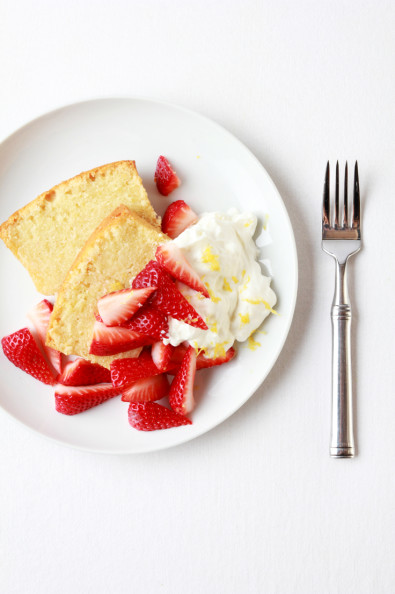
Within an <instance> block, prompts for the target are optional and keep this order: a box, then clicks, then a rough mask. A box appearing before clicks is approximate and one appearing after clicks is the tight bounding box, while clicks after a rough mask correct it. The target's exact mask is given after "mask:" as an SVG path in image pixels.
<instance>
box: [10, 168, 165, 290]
mask: <svg viewBox="0 0 395 594" xmlns="http://www.w3.org/2000/svg"><path fill="white" fill-rule="evenodd" d="M120 204H124V205H126V206H127V207H128V208H130V209H131V210H133V211H134V212H136V213H137V214H138V215H139V216H141V217H142V218H143V219H145V220H146V221H148V222H149V223H151V225H153V226H154V227H156V228H157V229H160V218H159V217H158V216H157V214H156V213H155V211H154V209H153V208H152V206H151V204H150V202H149V200H148V196H147V192H146V191H145V189H144V186H143V184H142V181H141V178H140V177H139V175H138V173H137V170H136V166H135V163H134V161H118V162H116V163H109V164H108V165H103V166H102V167H97V168H96V169H92V170H91V171H85V172H83V173H80V174H79V175H77V176H75V177H73V178H72V179H69V180H67V181H64V182H62V183H61V184H59V185H57V186H55V187H54V188H52V190H49V191H47V192H44V193H43V194H41V195H40V196H38V198H36V199H35V200H33V201H32V202H29V204H27V205H26V206H24V207H23V208H21V209H20V210H18V211H17V212H15V213H14V214H13V215H11V216H10V218H9V219H8V221H6V222H5V223H3V224H2V225H1V226H0V238H1V239H3V241H4V243H5V244H6V245H7V247H9V248H10V250H11V251H12V252H13V253H14V254H15V256H16V257H17V258H18V259H19V260H20V262H21V263H22V264H23V266H25V268H26V269H27V271H28V272H29V274H30V276H31V278H32V280H33V282H34V284H35V286H36V288H37V290H38V291H39V292H40V293H43V294H44V295H54V294H55V293H56V292H57V291H58V290H59V288H60V285H61V284H62V282H63V279H64V278H65V276H66V273H67V271H68V269H69V268H70V266H71V265H72V263H73V262H74V260H75V258H76V257H77V255H78V253H79V251H80V250H81V248H82V247H83V245H84V244H85V242H86V240H87V238H88V237H89V236H90V235H91V233H92V232H93V231H94V230H95V229H96V227H97V226H98V225H99V224H100V222H101V221H102V220H103V219H104V218H105V217H107V216H108V215H109V214H110V213H112V212H113V210H114V209H115V208H116V207H117V206H119V205H120Z"/></svg>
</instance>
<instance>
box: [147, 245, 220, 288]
mask: <svg viewBox="0 0 395 594" xmlns="http://www.w3.org/2000/svg"><path fill="white" fill-rule="evenodd" d="M155 258H156V259H157V261H158V262H159V264H160V265H161V266H162V267H163V268H164V269H165V270H166V271H167V272H168V273H169V274H170V275H171V276H172V277H173V278H175V279H177V280H179V281H181V282H182V283H184V284H185V285H188V287H191V289H195V291H199V292H200V293H202V294H203V295H204V296H205V297H207V298H210V295H209V293H208V291H207V287H206V286H205V285H204V284H203V282H202V280H201V279H200V277H199V275H198V274H197V272H195V271H194V269H193V268H192V266H191V265H190V264H189V262H188V261H187V259H186V258H185V256H184V254H183V253H182V251H181V249H180V248H179V247H178V246H177V245H176V244H175V243H174V242H173V241H170V242H169V243H164V244H162V245H159V246H158V247H157V250H156V254H155Z"/></svg>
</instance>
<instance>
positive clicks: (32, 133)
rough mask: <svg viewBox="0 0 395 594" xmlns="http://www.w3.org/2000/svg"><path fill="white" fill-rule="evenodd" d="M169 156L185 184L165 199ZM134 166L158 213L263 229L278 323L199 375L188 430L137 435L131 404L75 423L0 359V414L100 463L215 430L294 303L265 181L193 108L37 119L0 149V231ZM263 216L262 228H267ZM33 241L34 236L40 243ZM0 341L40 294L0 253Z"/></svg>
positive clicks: (290, 240) (103, 107) (253, 384)
mask: <svg viewBox="0 0 395 594" xmlns="http://www.w3.org/2000/svg"><path fill="white" fill-rule="evenodd" d="M160 154H163V155H166V156H167V157H168V158H169V160H170V161H171V162H172V163H173V165H174V167H175V169H176V171H177V173H178V176H179V177H180V179H181V180H182V185H181V186H180V188H178V189H177V190H176V191H175V192H174V193H173V194H171V196H170V197H168V198H164V197H162V196H160V195H159V194H158V193H157V191H156V187H155V184H154V171H155V165H156V160H157V158H158V156H159V155H160ZM122 159H134V160H135V161H136V164H137V168H138V171H139V173H140V175H141V177H142V178H143V182H144V185H145V187H146V189H147V191H148V195H149V197H150V199H151V201H152V203H153V206H154V208H155V209H156V210H157V211H158V212H159V214H161V215H162V214H163V212H164V210H165V209H166V207H167V205H168V204H169V203H170V202H172V201H173V200H177V199H181V198H182V199H184V200H185V201H186V202H188V203H189V204H190V205H191V207H192V208H193V209H194V210H195V211H196V212H198V213H199V212H200V213H201V212H203V211H212V210H219V211H220V210H226V209H228V208H229V207H231V206H235V207H236V208H238V209H240V210H244V211H252V212H254V213H256V214H257V215H258V217H259V219H260V220H261V221H267V225H266V233H265V234H264V241H263V243H265V244H266V245H265V246H264V247H263V251H262V257H263V258H264V259H266V260H269V261H270V265H271V271H270V273H271V275H272V277H273V281H272V286H273V288H274V290H275V291H276V293H277V296H278V303H277V306H276V308H277V310H278V312H279V314H280V315H279V316H273V315H272V316H269V318H268V319H267V320H266V321H265V322H264V324H263V329H264V331H265V333H260V334H259V336H258V338H257V340H258V341H259V342H260V343H261V347H259V348H257V349H256V350H255V351H252V350H249V349H248V348H247V346H246V345H244V344H243V345H239V346H238V353H237V357H236V359H235V360H234V361H232V362H231V363H229V364H228V365H224V366H222V367H217V368H214V369H212V370H204V371H199V373H198V376H197V377H198V381H197V384H198V389H197V393H196V397H197V400H198V402H197V406H196V409H195V411H194V412H193V414H192V420H193V424H192V425H190V426H184V427H177V428H174V429H167V430H164V431H152V432H139V431H136V430H134V429H132V428H131V427H130V426H129V424H128V419H127V408H128V405H127V404H126V403H124V402H121V400H120V399H119V398H114V399H113V400H110V401H108V402H106V403H104V404H102V405H100V406H98V407H96V408H93V409H91V410H89V411H87V412H84V413H82V414H80V415H76V416H72V417H68V416H64V415H61V414H59V413H57V412H56V411H55V408H54V399H53V388H51V387H47V386H45V385H43V384H41V383H39V382H38V381H36V380H35V379H33V378H32V377H30V376H28V375H26V374H25V373H23V372H22V371H21V370H19V369H17V368H16V367H14V366H13V365H12V364H11V363H10V362H9V361H8V360H7V359H6V357H5V356H4V355H3V353H2V352H0V378H1V379H0V404H1V406H2V407H3V409H4V410H6V411H7V412H8V413H9V414H10V415H12V416H13V417H15V418H16V419H18V420H19V421H21V422H22V423H24V424H25V425H26V426H28V427H30V428H31V429H34V430H36V431H38V432H39V433H41V434H42V435H44V436H46V437H49V438H51V439H54V440H56V441H58V442H61V443H63V444H67V445H69V446H73V447H77V448H81V449H85V450H90V451H96V452H107V453H137V452H147V451H152V450H159V449H162V448H166V447H170V446H174V445H176V444H179V443H182V442H185V441H188V440H190V439H193V438H194V437H196V436H198V435H201V434H202V433H204V432H206V431H208V430H209V429H212V428H213V427H215V426H216V425H218V424H219V423H221V422H222V421H223V420H225V419H226V418H227V417H229V416H230V415H231V414H232V413H233V412H235V411H236V410H237V409H238V408H239V407H240V406H241V405H242V404H243V403H244V402H245V401H246V400H247V399H248V398H249V397H250V396H251V395H252V394H253V393H254V391H255V390H256V389H257V388H258V386H259V385H260V384H261V383H262V381H263V380H264V379H265V377H266V376H267V374H268V373H269V371H270V369H271V368H272V366H273V364H274V363H275V361H276V359H277V357H278V356H279V354H280V351H281V349H282V347H283V345H284V342H285V339H286V337H287V334H288V330H289V328H290V325H291V321H292V316H293V312H294V307H295V301H296V293H297V256H296V248H295V240H294V235H293V232H292V227H291V224H290V221H289V218H288V215H287V212H286V209H285V206H284V204H283V202H282V200H281V197H280V195H279V193H278V191H277V189H276V188H275V186H274V184H273V182H272V180H271V179H270V177H269V175H268V174H267V173H266V171H265V169H264V168H263V167H262V165H261V164H260V163H259V162H258V161H257V159H256V158H255V157H254V156H253V155H252V154H251V152H250V151H249V150H248V149H247V148H246V147H245V146H244V145H243V144H242V143H241V142H239V141H238V140H237V139H236V138H235V137H234V136H232V135H231V134H230V133H229V132H227V131H226V130H224V129H223V128H221V127H220V126H219V125H217V124H215V123H214V122H212V121H211V120H209V119H207V118H205V117H202V116H201V115H199V114H197V113H194V112H191V111H189V110H186V109H183V108H180V107H176V106H174V105H169V104H165V103H161V102H156V101H150V100H145V99H130V98H129V99H128V98H125V99H99V100H94V101H87V102H83V103H78V104H75V105H70V106H67V107H63V108H61V109H58V110H56V111H53V112H51V113H49V114H47V115H44V116H42V117H40V118H38V119H36V120H34V121H32V122H30V123H29V124H27V125H26V126H24V127H23V128H21V129H19V130H18V131H17V132H15V133H14V134H13V135H12V136H10V137H9V138H7V139H6V140H5V141H4V142H3V143H2V144H1V145H0V221H1V222H2V221H4V220H6V219H7V218H8V217H9V215H10V214H11V213H13V212H14V211H15V210H17V209H18V208H20V207H21V206H23V205H24V204H26V203H27V202H29V201H30V200H32V199H33V198H35V197H36V196H37V195H39V194H40V193H41V192H43V191H45V190H47V189H49V188H51V187H52V186H53V185H55V184H57V183H59V182H60V181H62V180H65V179H68V178H70V177H72V176H74V175H76V174H77V173H80V172H81V171H84V170H87V169H91V168H93V167H96V166H98V165H102V164H104V163H109V162H111V161H118V160H122ZM267 217H268V218H267ZM37 241H39V238H37ZM0 271H1V272H0V282H1V290H0V336H5V335H6V334H9V333H11V332H14V331H15V330H17V329H19V328H22V327H24V326H26V325H27V319H26V315H25V314H26V312H27V311H28V310H29V309H30V308H31V307H32V305H34V304H35V303H37V302H38V301H40V300H41V298H42V297H41V296H40V295H39V294H38V293H37V292H36V291H35V289H34V286H33V283H32V281H31V280H30V277H29V275H28V274H27V272H26V271H25V270H24V268H23V267H22V265H21V264H20V263H19V262H18V261H17V260H16V258H15V257H14V256H13V254H12V253H11V252H10V251H9V250H8V249H7V248H6V247H5V246H4V244H3V243H2V242H1V245H0Z"/></svg>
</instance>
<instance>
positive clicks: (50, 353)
mask: <svg viewBox="0 0 395 594" xmlns="http://www.w3.org/2000/svg"><path fill="white" fill-rule="evenodd" d="M52 310H53V305H52V303H51V302H50V301H48V299H43V300H42V301H40V303H37V305H35V306H34V307H33V308H32V309H31V310H30V311H29V312H28V314H27V317H28V318H29V320H30V321H31V322H32V324H33V326H34V328H35V330H36V332H37V335H38V337H39V339H40V342H41V345H42V348H43V350H44V353H45V355H46V357H47V359H48V361H49V362H50V364H51V365H52V367H53V368H54V370H55V371H56V373H60V372H61V370H62V356H61V354H60V353H59V351H57V350H55V349H52V348H51V347H48V346H46V344H45V341H46V339H47V331H48V326H49V318H50V317H51V313H52Z"/></svg>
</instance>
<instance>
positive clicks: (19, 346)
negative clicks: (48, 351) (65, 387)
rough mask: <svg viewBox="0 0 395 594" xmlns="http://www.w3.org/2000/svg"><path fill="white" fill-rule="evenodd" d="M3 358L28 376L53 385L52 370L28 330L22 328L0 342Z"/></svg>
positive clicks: (54, 381) (54, 380) (54, 382)
mask: <svg viewBox="0 0 395 594" xmlns="http://www.w3.org/2000/svg"><path fill="white" fill-rule="evenodd" d="M1 345H2V347H3V351H4V354H5V356H6V357H7V358H8V359H9V360H10V361H11V363H13V364H14V365H16V367H19V368H20V369H22V371H25V372H26V373H28V374H29V375H32V376H33V377H34V378H36V379H38V380H39V381H40V382H43V383H44V384H49V385H54V384H56V379H55V376H54V373H53V372H52V369H51V368H50V366H49V364H48V363H47V361H46V360H45V359H44V357H43V354H42V353H41V351H40V349H39V347H38V346H37V343H36V341H35V340H34V337H33V334H32V333H31V332H30V330H29V328H22V329H21V330H18V331H17V332H14V333H13V334H9V335H8V336H5V337H4V338H2V340H1Z"/></svg>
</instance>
